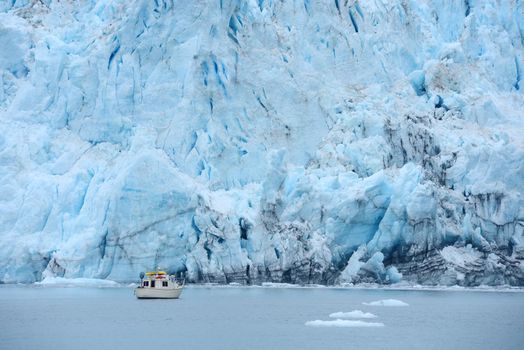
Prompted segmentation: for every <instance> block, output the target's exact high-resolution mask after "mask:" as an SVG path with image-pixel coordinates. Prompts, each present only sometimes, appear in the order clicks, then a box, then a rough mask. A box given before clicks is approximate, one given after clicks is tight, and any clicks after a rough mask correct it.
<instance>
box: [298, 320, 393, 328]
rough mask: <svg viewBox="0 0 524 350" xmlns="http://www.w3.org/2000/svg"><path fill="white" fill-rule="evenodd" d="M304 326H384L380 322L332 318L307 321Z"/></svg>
mask: <svg viewBox="0 0 524 350" xmlns="http://www.w3.org/2000/svg"><path fill="white" fill-rule="evenodd" d="M305 324H306V326H309V327H384V324H383V323H381V322H365V321H358V320H357V321H353V320H340V319H337V320H332V321H322V320H315V321H307V322H306V323H305Z"/></svg>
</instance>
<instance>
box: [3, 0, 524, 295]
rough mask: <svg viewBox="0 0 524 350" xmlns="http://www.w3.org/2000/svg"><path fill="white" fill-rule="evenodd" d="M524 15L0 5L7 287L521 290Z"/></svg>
mask: <svg viewBox="0 0 524 350" xmlns="http://www.w3.org/2000/svg"><path fill="white" fill-rule="evenodd" d="M523 33H524V3H522V2H520V1H517V0H507V1H500V2H494V1H488V0H475V1H472V0H466V1H464V0H450V1H443V0H441V1H439V0H424V1H415V0H407V1H400V0H389V1H386V0H370V1H355V0H350V1H342V0H334V1H313V0H304V1H298V0H296V1H291V0H290V1H273V0H258V1H254V0H253V1H233V0H215V1H169V0H155V1H151V0H134V1H129V0H126V1H124V0H79V1H74V2H73V1H71V2H67V1H55V0H43V1H30V0H14V1H5V2H2V3H0V177H1V179H2V181H1V182H0V213H1V215H0V257H1V260H0V281H2V282H5V283H9V282H33V281H39V280H41V279H42V278H44V277H58V278H61V277H65V278H75V277H82V278H107V279H112V280H117V281H127V280H132V279H136V276H137V275H138V272H140V271H144V270H147V269H150V268H154V267H161V268H163V269H166V270H169V271H170V272H185V273H186V275H187V277H188V279H190V280H191V281H215V282H223V283H227V282H242V283H260V282H262V281H272V282H292V283H358V282H379V283H394V282H398V281H400V280H407V281H412V282H416V283H426V284H450V285H451V284H460V285H479V284H492V285H497V284H512V285H523V284H524V265H523V264H522V261H523V260H524V241H523V240H524V238H523V230H524V209H523V208H524V205H523V204H524V201H523V198H522V194H523V193H524V136H523V135H524V118H523V116H524V98H523V93H522V85H523V82H522V75H523V73H522V72H523V69H524V68H523V67H524V50H523V45H524V44H523V43H524V39H523V38H524V34H523Z"/></svg>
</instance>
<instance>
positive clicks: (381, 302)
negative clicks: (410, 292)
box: [362, 299, 409, 306]
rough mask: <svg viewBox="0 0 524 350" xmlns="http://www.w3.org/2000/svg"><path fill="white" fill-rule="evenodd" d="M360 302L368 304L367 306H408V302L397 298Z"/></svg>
mask: <svg viewBox="0 0 524 350" xmlns="http://www.w3.org/2000/svg"><path fill="white" fill-rule="evenodd" d="M362 304H364V305H368V306H409V304H408V303H405V302H403V301H401V300H397V299H384V300H377V301H372V302H370V303H362Z"/></svg>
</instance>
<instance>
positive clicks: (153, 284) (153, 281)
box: [151, 280, 155, 288]
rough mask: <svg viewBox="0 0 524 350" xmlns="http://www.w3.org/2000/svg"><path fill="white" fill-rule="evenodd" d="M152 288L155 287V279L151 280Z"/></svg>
mask: <svg viewBox="0 0 524 350" xmlns="http://www.w3.org/2000/svg"><path fill="white" fill-rule="evenodd" d="M151 288H155V280H152V281H151Z"/></svg>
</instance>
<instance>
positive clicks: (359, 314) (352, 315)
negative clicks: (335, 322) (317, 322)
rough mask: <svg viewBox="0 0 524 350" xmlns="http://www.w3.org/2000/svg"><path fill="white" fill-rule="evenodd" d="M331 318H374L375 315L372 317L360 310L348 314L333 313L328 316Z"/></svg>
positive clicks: (370, 314)
mask: <svg viewBox="0 0 524 350" xmlns="http://www.w3.org/2000/svg"><path fill="white" fill-rule="evenodd" d="M329 317H331V318H376V317H377V315H374V314H372V313H370V312H364V311H361V310H353V311H350V312H341V311H340V312H334V313H332V314H330V315H329Z"/></svg>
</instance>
